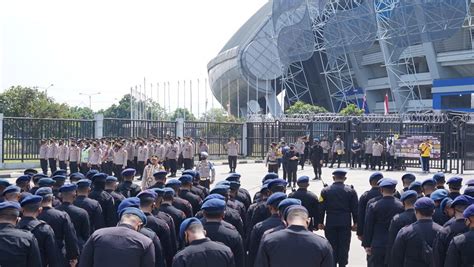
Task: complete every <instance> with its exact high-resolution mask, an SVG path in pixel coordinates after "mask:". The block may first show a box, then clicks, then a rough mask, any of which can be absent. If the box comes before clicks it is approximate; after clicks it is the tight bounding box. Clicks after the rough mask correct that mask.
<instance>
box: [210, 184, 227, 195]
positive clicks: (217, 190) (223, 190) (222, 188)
mask: <svg viewBox="0 0 474 267" xmlns="http://www.w3.org/2000/svg"><path fill="white" fill-rule="evenodd" d="M229 189H230V186H228V185H222V184H221V185H216V186H215V187H214V188H212V190H211V191H210V192H209V193H211V194H220V195H226V194H227V192H228V191H229Z"/></svg>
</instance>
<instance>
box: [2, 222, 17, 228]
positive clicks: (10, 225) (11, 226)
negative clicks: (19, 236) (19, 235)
mask: <svg viewBox="0 0 474 267" xmlns="http://www.w3.org/2000/svg"><path fill="white" fill-rule="evenodd" d="M3 228H15V225H13V224H11V223H0V229H3Z"/></svg>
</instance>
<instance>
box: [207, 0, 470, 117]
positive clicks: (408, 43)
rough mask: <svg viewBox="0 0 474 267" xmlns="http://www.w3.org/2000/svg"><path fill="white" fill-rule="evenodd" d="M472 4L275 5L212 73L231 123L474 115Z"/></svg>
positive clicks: (241, 34)
mask: <svg viewBox="0 0 474 267" xmlns="http://www.w3.org/2000/svg"><path fill="white" fill-rule="evenodd" d="M473 17H474V0H467V1H466V0H430V1H425V0H352V1H351V0H337V1H336V0H306V1H305V0H293V1H288V0H273V1H269V2H268V3H266V4H265V5H264V6H263V7H261V8H260V10H258V11H257V12H256V13H255V14H254V15H253V16H252V17H251V18H250V19H249V20H248V21H247V22H246V23H245V24H244V25H242V27H241V28H240V29H239V30H238V31H237V32H236V33H235V34H234V36H233V37H232V38H231V39H230V40H229V41H228V42H227V44H226V45H225V46H224V47H223V48H222V50H221V51H220V52H219V53H218V55H217V56H216V57H215V58H213V59H212V60H211V61H210V62H209V64H208V73H209V82H210V86H211V89H212V92H213V94H214V96H215V97H216V99H217V100H218V101H219V102H220V103H221V104H222V106H224V107H227V109H228V110H229V111H230V112H231V113H232V114H234V115H237V114H239V115H241V116H248V115H252V114H258V113H260V114H272V115H274V116H279V115H280V114H281V113H282V111H283V110H284V108H285V107H288V106H290V105H291V104H292V103H294V102H296V101H299V100H300V101H304V102H306V103H311V104H315V105H319V106H323V107H325V108H326V109H328V110H329V111H331V112H338V111H339V110H341V109H342V108H344V107H345V106H346V105H348V104H349V103H354V104H357V105H358V106H359V107H361V108H364V109H365V110H366V112H370V113H383V112H384V101H385V99H386V98H388V107H389V111H390V113H411V112H425V111H430V110H440V111H441V110H453V111H464V112H472V111H474V20H473Z"/></svg>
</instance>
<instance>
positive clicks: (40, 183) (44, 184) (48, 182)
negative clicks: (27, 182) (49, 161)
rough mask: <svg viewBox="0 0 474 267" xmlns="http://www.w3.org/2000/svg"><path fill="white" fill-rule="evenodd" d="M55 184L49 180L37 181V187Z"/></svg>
mask: <svg viewBox="0 0 474 267" xmlns="http://www.w3.org/2000/svg"><path fill="white" fill-rule="evenodd" d="M55 183H56V182H55V181H54V180H53V179H51V178H41V179H39V181H38V186H39V187H45V186H53V185H54V184H55Z"/></svg>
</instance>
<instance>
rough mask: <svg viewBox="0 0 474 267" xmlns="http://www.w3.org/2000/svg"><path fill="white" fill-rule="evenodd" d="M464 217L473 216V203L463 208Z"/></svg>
mask: <svg viewBox="0 0 474 267" xmlns="http://www.w3.org/2000/svg"><path fill="white" fill-rule="evenodd" d="M463 215H464V218H466V219H467V218H469V217H472V216H474V204H472V205H470V206H469V207H467V208H466V209H465V210H464V213H463Z"/></svg>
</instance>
